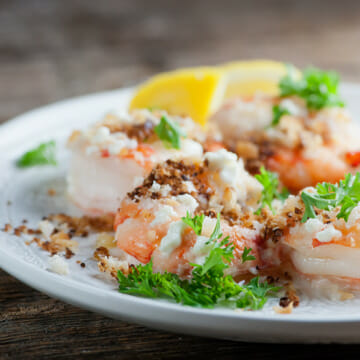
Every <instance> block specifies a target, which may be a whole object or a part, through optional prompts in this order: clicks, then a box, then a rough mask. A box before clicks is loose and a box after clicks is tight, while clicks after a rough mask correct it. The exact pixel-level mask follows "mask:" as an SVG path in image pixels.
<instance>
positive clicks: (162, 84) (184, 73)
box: [130, 67, 226, 125]
mask: <svg viewBox="0 0 360 360" xmlns="http://www.w3.org/2000/svg"><path fill="white" fill-rule="evenodd" d="M225 90H226V81H225V77H224V72H223V70H222V69H218V68H214V67H200V68H190V69H183V70H176V71H172V72H168V73H163V74H160V75H156V76H154V77H152V78H151V79H150V80H148V81H147V82H145V83H144V84H143V85H141V86H140V87H139V88H138V90H137V92H136V94H135V96H134V97H133V99H132V100H131V103H130V110H132V109H139V108H159V109H164V110H166V111H168V112H169V114H176V115H182V116H190V117H191V118H192V119H193V120H195V121H196V122H198V123H200V124H202V125H204V124H205V123H206V121H207V119H208V117H209V116H210V114H211V113H212V112H213V111H215V110H216V109H217V108H218V107H219V106H220V105H221V103H222V102H223V99H224V94H225Z"/></svg>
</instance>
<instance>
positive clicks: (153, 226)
mask: <svg viewBox="0 0 360 360" xmlns="http://www.w3.org/2000/svg"><path fill="white" fill-rule="evenodd" d="M231 174H232V175H235V176H234V177H233V178H232V183H231V184H230V185H229V183H228V182H226V181H224V179H225V180H226V176H229V175H231ZM261 190H262V186H261V185H260V184H259V183H258V182H257V180H256V179H254V178H252V177H251V176H250V175H249V174H247V173H246V171H245V170H244V168H243V164H242V162H241V161H239V160H238V159H237V158H236V156H235V155H234V154H230V153H228V152H227V151H226V150H224V149H222V150H219V151H217V152H215V153H207V154H205V156H204V160H203V161H201V162H198V163H195V164H185V163H184V162H174V161H171V160H168V161H167V162H166V163H165V164H161V165H157V166H156V167H155V168H154V169H153V170H152V172H151V173H150V175H149V176H148V177H147V178H146V179H145V180H144V182H143V184H142V185H141V186H139V187H137V188H136V189H135V190H134V191H133V192H131V193H129V194H128V196H127V197H126V198H125V199H124V200H123V201H122V203H121V206H120V208H119V210H118V212H117V214H116V217H115V222H114V228H115V231H116V235H115V238H116V241H117V246H118V248H120V249H121V250H122V251H124V252H125V253H126V254H129V255H131V256H132V257H134V258H135V259H137V260H138V261H140V262H141V263H148V262H149V261H150V260H152V262H153V268H154V271H158V272H163V271H170V272H173V273H176V274H179V275H180V276H183V277H186V276H189V275H190V274H191V269H192V266H191V265H190V264H191V263H198V264H202V263H203V262H204V261H205V259H206V257H207V255H208V254H209V251H210V247H211V245H209V243H208V242H209V238H210V236H211V234H212V232H213V231H214V228H215V225H216V222H217V218H216V212H219V213H220V214H221V217H220V226H221V229H222V233H223V237H222V238H224V237H226V236H229V243H231V244H233V246H234V254H235V258H234V260H233V261H232V263H231V265H230V267H229V269H228V272H229V274H231V275H234V276H237V275H240V274H244V273H248V272H249V271H250V269H255V266H256V265H257V264H260V262H261V257H260V255H259V246H260V243H261V235H260V234H261V231H262V225H261V224H260V222H258V221H256V220H254V222H252V223H251V222H250V221H249V216H250V217H251V216H255V215H253V213H252V211H253V209H254V206H255V204H257V201H258V199H259V197H260V195H261ZM194 214H199V215H200V214H203V215H204V220H203V224H202V230H201V233H200V234H196V233H195V231H194V230H193V229H192V228H191V227H190V226H189V225H187V224H186V223H185V222H184V221H183V220H182V218H183V217H186V216H187V215H188V216H194ZM244 214H246V216H245V215H244ZM249 214H250V215H249ZM243 215H244V216H243ZM243 217H244V219H246V220H243ZM219 240H220V239H218V241H219ZM245 247H247V248H251V249H252V255H254V256H255V257H256V259H257V260H253V261H247V262H246V263H244V264H243V263H242V260H241V255H242V253H243V251H244V248H245Z"/></svg>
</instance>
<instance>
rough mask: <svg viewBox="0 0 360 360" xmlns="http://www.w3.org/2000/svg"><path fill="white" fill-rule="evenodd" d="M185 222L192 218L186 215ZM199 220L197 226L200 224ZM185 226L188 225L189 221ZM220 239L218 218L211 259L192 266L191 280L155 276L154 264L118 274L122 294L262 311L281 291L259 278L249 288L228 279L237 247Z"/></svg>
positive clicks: (210, 240)
mask: <svg viewBox="0 0 360 360" xmlns="http://www.w3.org/2000/svg"><path fill="white" fill-rule="evenodd" d="M186 218H187V219H188V218H190V216H188V214H187V216H186ZM199 219H200V217H198V218H197V220H196V222H198V221H200V220H199ZM192 220H194V219H192ZM183 221H184V218H183ZM194 222H195V221H194ZM186 223H187V224H188V220H186ZM189 226H191V225H189ZM196 229H197V230H194V231H195V232H196V231H197V232H199V230H198V229H199V227H196ZM221 237H222V233H221V228H220V217H219V215H218V218H217V222H216V226H215V228H214V231H213V233H212V235H211V236H210V239H209V244H211V245H212V246H211V250H210V252H209V255H208V256H207V258H206V259H205V262H204V264H203V265H199V264H191V265H192V266H193V270H192V277H191V279H190V280H188V279H181V278H180V277H179V276H178V275H176V274H173V273H170V272H164V273H154V272H153V264H152V260H151V261H150V262H149V263H147V264H146V265H141V264H140V265H137V266H135V267H132V268H131V271H130V273H129V274H128V275H127V276H126V275H124V274H123V273H122V272H121V271H118V282H119V291H120V292H121V293H125V294H130V295H136V296H145V297H150V298H163V299H168V300H173V301H175V302H177V303H181V304H183V305H189V306H195V307H204V308H213V307H214V306H216V305H223V306H228V307H233V308H243V309H251V310H259V309H261V308H262V307H263V306H264V304H265V303H266V301H267V298H268V297H269V296H271V295H274V294H275V293H276V292H277V291H278V290H279V288H278V287H274V286H272V285H270V284H268V283H267V282H260V281H259V278H258V277H256V278H254V279H252V280H251V281H250V282H249V283H248V284H246V285H240V284H238V283H236V282H235V281H234V279H233V278H232V277H231V276H230V275H225V274H224V270H225V269H227V268H228V267H229V263H230V261H231V260H232V259H233V258H234V254H233V252H234V246H233V245H232V244H229V238H228V237H226V238H224V239H223V240H221V241H218V240H219V239H220V238H221Z"/></svg>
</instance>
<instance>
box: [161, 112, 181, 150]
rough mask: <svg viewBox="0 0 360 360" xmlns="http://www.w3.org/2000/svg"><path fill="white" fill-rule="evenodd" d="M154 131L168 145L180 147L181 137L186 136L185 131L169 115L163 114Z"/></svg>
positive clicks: (175, 147)
mask: <svg viewBox="0 0 360 360" xmlns="http://www.w3.org/2000/svg"><path fill="white" fill-rule="evenodd" d="M154 131H155V133H156V135H157V136H158V137H159V139H160V140H161V141H162V142H163V143H164V145H165V146H166V147H169V148H174V149H180V139H181V138H182V137H186V134H185V132H184V131H183V130H182V129H181V128H180V127H179V126H178V125H177V124H176V123H175V122H173V121H172V120H170V119H169V118H168V117H167V116H162V117H161V119H160V123H159V124H158V125H156V126H155V128H154Z"/></svg>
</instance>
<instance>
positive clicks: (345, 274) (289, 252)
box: [268, 196, 360, 298]
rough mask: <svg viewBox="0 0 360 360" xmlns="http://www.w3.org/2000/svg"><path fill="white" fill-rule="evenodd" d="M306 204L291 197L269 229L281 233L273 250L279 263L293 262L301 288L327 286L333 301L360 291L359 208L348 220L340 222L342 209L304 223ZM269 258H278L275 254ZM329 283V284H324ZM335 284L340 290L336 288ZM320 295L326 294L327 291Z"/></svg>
mask: <svg viewBox="0 0 360 360" xmlns="http://www.w3.org/2000/svg"><path fill="white" fill-rule="evenodd" d="M303 212H304V204H303V203H302V201H301V199H300V198H299V197H293V196H292V197H290V198H289V199H288V200H287V201H286V203H285V205H284V208H283V210H282V211H281V213H280V214H278V215H277V216H276V217H275V218H274V219H273V220H272V224H271V226H270V227H269V228H272V229H276V231H277V232H278V234H279V232H280V234H281V237H280V239H279V237H277V239H276V245H275V247H274V244H273V243H274V241H273V240H274V239H273V237H272V236H270V237H269V240H268V241H269V244H270V247H272V248H273V249H274V248H276V249H277V250H279V248H281V250H280V252H279V251H278V252H277V255H276V256H278V257H279V262H282V263H283V264H285V263H287V261H290V262H291V264H292V266H293V267H294V269H295V270H296V273H297V275H296V276H295V280H296V277H298V278H299V279H302V280H304V279H307V282H306V281H303V283H302V284H301V287H304V288H306V287H309V281H313V280H314V281H316V282H317V284H318V285H319V284H320V282H319V281H320V280H321V283H322V285H324V286H327V287H328V288H327V290H328V291H327V292H328V295H329V296H330V297H335V298H336V296H337V295H340V296H341V294H342V293H341V291H343V290H347V289H350V290H360V206H359V205H358V206H357V207H356V208H355V209H353V211H352V212H351V214H350V216H349V219H348V221H347V222H345V220H344V219H337V217H336V216H337V214H338V213H339V208H335V209H334V210H332V211H325V210H318V211H317V213H318V215H317V217H316V218H310V219H308V220H307V221H306V222H304V223H302V222H301V218H302V216H303ZM270 256H273V257H274V256H275V252H273V253H271V255H270ZM325 280H326V281H325ZM334 284H336V285H337V286H336V287H334ZM321 291H322V292H323V293H324V292H325V291H324V289H323V288H322V289H321Z"/></svg>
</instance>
